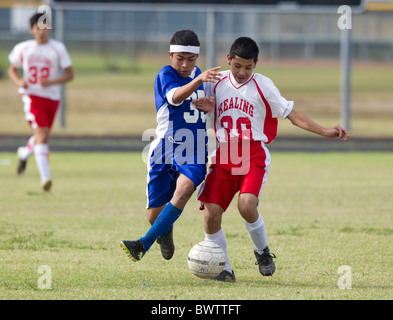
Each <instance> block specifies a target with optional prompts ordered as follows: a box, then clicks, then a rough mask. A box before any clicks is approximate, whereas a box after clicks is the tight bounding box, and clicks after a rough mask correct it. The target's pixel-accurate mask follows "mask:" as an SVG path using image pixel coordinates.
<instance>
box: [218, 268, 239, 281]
mask: <svg viewBox="0 0 393 320" xmlns="http://www.w3.org/2000/svg"><path fill="white" fill-rule="evenodd" d="M213 280H216V281H223V282H232V283H234V282H236V277H235V273H234V272H233V270H232V273H230V272H229V271H226V270H224V271H222V272H221V273H220V274H219V275H218V276H217V277H215V278H214V279H213Z"/></svg>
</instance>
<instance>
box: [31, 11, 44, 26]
mask: <svg viewBox="0 0 393 320" xmlns="http://www.w3.org/2000/svg"><path fill="white" fill-rule="evenodd" d="M44 14H45V13H44V12H37V13H35V14H33V15H32V16H31V18H30V20H29V22H30V29H31V28H33V26H34V25H35V24H36V23H38V20H39V19H40V18H41V17H42V16H43V15H44ZM44 20H45V19H44Z"/></svg>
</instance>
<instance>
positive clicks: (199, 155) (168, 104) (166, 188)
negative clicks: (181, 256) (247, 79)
mask: <svg viewBox="0 0 393 320" xmlns="http://www.w3.org/2000/svg"><path fill="white" fill-rule="evenodd" d="M199 48H200V43H199V40H198V36H197V35H196V34H195V33H194V32H193V31H191V30H182V31H178V32H176V33H175V34H174V35H173V37H172V39H171V41H170V50H169V52H168V53H169V57H170V59H171V62H172V65H171V66H169V65H168V66H165V67H163V68H162V69H161V70H160V71H159V73H158V75H157V77H156V79H155V83H154V94H155V103H156V109H157V128H156V135H157V137H156V139H155V140H154V141H153V142H152V143H151V145H150V150H149V162H148V165H147V167H148V176H147V206H146V207H147V218H148V220H149V222H150V224H151V225H152V226H151V228H150V229H149V230H148V232H147V233H146V235H145V236H143V237H142V238H140V239H139V240H135V241H129V240H122V241H121V243H120V246H121V247H122V249H123V250H124V251H125V252H126V254H127V255H128V256H129V257H130V258H131V259H132V260H133V261H139V260H140V259H141V258H142V257H143V256H144V254H145V253H146V252H147V251H148V250H149V248H150V247H151V246H152V244H153V243H154V242H155V241H156V240H157V242H158V243H159V244H160V248H161V253H162V255H163V257H164V258H165V259H166V260H169V259H171V258H172V256H173V253H174V250H175V246H174V243H173V223H174V222H175V221H176V220H177V219H178V218H179V217H180V215H181V213H182V211H183V209H184V207H185V205H186V203H187V202H188V200H189V199H190V197H191V196H192V194H193V192H194V191H195V190H196V188H197V187H198V185H199V184H200V183H201V182H202V181H203V180H204V178H205V173H206V163H207V134H206V112H205V111H208V109H207V108H205V106H208V105H210V104H209V103H206V105H205V106H204V105H201V106H196V105H195V104H193V102H192V101H193V100H195V99H198V98H201V97H204V96H205V94H204V89H203V82H215V81H216V80H219V79H220V74H219V73H218V72H217V70H218V69H220V67H215V68H212V69H209V70H207V71H205V72H201V70H200V69H199V68H198V67H197V66H196V61H197V58H198V55H199Z"/></svg>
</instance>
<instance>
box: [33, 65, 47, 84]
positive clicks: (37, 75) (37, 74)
mask: <svg viewBox="0 0 393 320" xmlns="http://www.w3.org/2000/svg"><path fill="white" fill-rule="evenodd" d="M46 78H49V68H48V67H42V68H41V69H38V68H37V67H36V66H31V67H30V68H29V79H28V81H29V83H31V84H36V83H37V82H38V80H40V79H46Z"/></svg>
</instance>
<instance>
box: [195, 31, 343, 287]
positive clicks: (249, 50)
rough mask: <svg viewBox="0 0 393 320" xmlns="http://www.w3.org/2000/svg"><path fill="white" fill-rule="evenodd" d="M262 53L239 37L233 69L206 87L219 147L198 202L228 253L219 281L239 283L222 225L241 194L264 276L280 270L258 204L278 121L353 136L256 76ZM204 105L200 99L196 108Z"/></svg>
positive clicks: (211, 234)
mask: <svg viewBox="0 0 393 320" xmlns="http://www.w3.org/2000/svg"><path fill="white" fill-rule="evenodd" d="M258 53H259V49H258V46H257V44H256V43H255V42H254V41H253V40H252V39H250V38H247V37H241V38H238V39H237V40H236V41H235V42H234V43H233V44H232V46H231V49H230V53H229V54H228V55H227V60H228V64H229V65H230V70H229V71H224V72H222V78H221V80H220V81H218V82H217V83H216V84H214V85H212V84H210V83H209V84H207V85H206V96H207V97H209V96H210V95H212V96H214V98H215V108H214V117H215V119H214V126H215V131H216V137H217V140H218V142H219V147H218V149H217V150H216V151H215V153H214V154H213V155H212V165H211V167H210V169H209V172H208V174H207V177H206V180H205V182H204V184H202V186H201V189H200V191H199V196H198V200H200V201H201V202H202V204H203V205H204V207H205V240H207V241H213V242H215V243H217V244H218V245H220V246H221V247H222V248H223V249H224V251H225V252H226V257H227V262H226V265H225V268H224V271H223V272H222V273H221V274H220V275H219V276H218V277H217V278H216V280H220V281H227V282H235V274H234V272H233V270H232V269H231V265H230V263H229V258H228V254H227V242H226V239H225V235H224V233H223V231H222V228H221V220H222V215H223V213H224V212H225V210H226V209H227V208H228V206H229V204H230V203H231V201H232V199H233V197H234V195H235V193H237V192H238V191H240V192H239V198H238V203H237V206H238V209H239V212H240V214H241V216H242V217H243V218H244V220H245V224H246V228H247V230H248V232H249V234H250V236H251V239H252V240H253V242H254V254H255V257H256V259H257V264H258V265H259V271H260V273H261V274H262V275H264V276H271V275H272V274H273V273H274V271H275V263H274V261H273V258H274V257H275V256H274V255H272V254H271V253H270V250H269V247H268V246H267V236H266V230H265V224H264V221H263V219H262V217H261V215H260V214H259V213H258V204H259V197H260V194H261V191H262V186H263V184H264V183H265V181H266V177H267V173H268V170H269V165H270V154H269V151H268V149H267V148H266V146H265V144H268V143H270V142H272V141H273V139H274V138H275V136H276V134H277V118H278V117H282V118H287V119H289V120H290V121H291V122H292V123H293V124H294V125H296V126H298V127H300V128H302V129H304V130H307V131H311V132H313V133H316V134H319V135H321V136H324V137H327V138H336V137H340V138H341V140H346V139H347V137H348V136H349V135H348V133H347V131H346V130H344V129H343V128H341V127H340V126H339V125H337V126H335V127H333V128H329V129H326V128H324V127H322V126H320V125H319V124H317V123H315V122H313V121H312V120H311V119H309V118H308V117H306V116H305V115H302V114H300V113H298V112H296V111H295V110H294V109H293V102H292V101H287V100H286V99H285V98H283V97H282V96H281V94H280V92H279V90H278V89H277V88H276V87H275V86H274V84H273V82H272V81H271V80H270V79H269V78H267V77H265V76H263V75H261V74H254V73H253V70H254V68H255V66H256V64H257V62H258ZM209 91H210V92H211V93H209ZM203 101H204V99H203V98H201V99H198V100H196V101H195V104H197V105H198V104H200V103H202V102H203ZM239 160H240V161H239Z"/></svg>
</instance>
